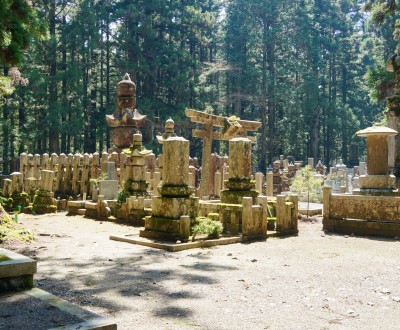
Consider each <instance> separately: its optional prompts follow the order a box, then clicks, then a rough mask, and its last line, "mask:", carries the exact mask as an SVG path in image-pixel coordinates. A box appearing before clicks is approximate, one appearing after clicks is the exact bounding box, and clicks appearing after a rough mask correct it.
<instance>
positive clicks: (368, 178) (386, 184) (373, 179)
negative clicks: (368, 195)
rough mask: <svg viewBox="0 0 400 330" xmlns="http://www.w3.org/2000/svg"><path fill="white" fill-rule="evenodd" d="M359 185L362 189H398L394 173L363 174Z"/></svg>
mask: <svg viewBox="0 0 400 330" xmlns="http://www.w3.org/2000/svg"><path fill="white" fill-rule="evenodd" d="M359 187H360V189H396V177H395V176H394V175H361V176H360V179H359Z"/></svg>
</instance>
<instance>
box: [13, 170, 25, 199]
mask: <svg viewBox="0 0 400 330" xmlns="http://www.w3.org/2000/svg"><path fill="white" fill-rule="evenodd" d="M10 178H11V193H12V194H13V193H21V192H22V191H23V177H22V173H20V172H13V173H11V175H10Z"/></svg>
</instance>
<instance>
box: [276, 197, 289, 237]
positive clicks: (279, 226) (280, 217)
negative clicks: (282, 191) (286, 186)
mask: <svg viewBox="0 0 400 330" xmlns="http://www.w3.org/2000/svg"><path fill="white" fill-rule="evenodd" d="M285 218H286V196H285V195H277V196H276V230H277V231H280V232H285V231H286V229H287V221H286V219H285Z"/></svg>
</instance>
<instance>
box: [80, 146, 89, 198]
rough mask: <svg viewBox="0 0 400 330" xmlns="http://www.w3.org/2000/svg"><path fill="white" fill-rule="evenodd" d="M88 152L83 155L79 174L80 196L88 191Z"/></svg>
mask: <svg viewBox="0 0 400 330" xmlns="http://www.w3.org/2000/svg"><path fill="white" fill-rule="evenodd" d="M89 160H90V159H89V154H87V153H85V154H84V155H83V162H82V175H81V196H83V195H84V194H87V193H88V192H89V171H90V168H89Z"/></svg>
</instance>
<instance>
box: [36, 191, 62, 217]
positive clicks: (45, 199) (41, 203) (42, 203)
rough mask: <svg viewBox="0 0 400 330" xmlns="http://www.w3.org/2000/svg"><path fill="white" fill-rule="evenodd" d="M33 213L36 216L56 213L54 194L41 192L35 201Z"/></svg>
mask: <svg viewBox="0 0 400 330" xmlns="http://www.w3.org/2000/svg"><path fill="white" fill-rule="evenodd" d="M32 211H33V212H34V213H36V214H46V213H55V212H56V211H57V206H56V205H54V204H53V197H52V193H51V192H49V191H44V190H39V191H38V193H37V194H36V195H35V197H34V199H33V205H32Z"/></svg>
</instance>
